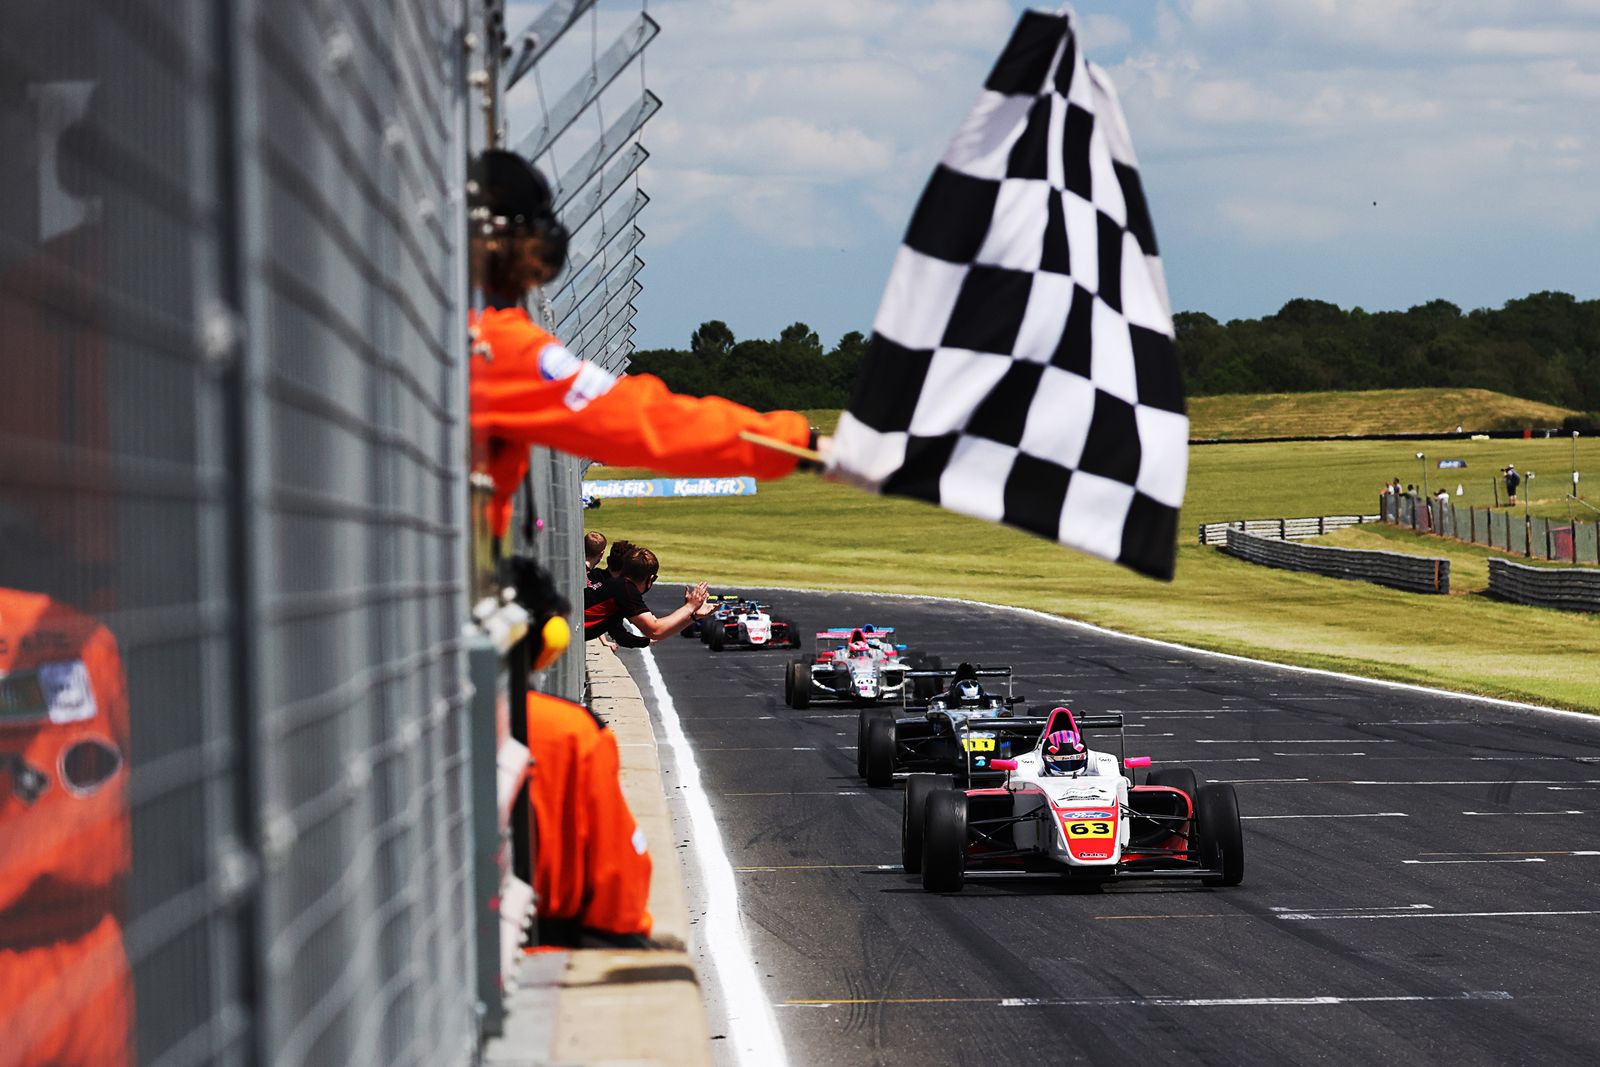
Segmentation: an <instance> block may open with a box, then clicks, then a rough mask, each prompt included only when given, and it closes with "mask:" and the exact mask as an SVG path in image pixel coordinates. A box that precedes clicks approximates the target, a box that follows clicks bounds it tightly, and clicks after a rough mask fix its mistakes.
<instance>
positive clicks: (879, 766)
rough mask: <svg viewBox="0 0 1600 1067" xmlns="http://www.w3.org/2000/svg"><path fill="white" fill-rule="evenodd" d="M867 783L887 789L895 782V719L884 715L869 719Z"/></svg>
mask: <svg viewBox="0 0 1600 1067" xmlns="http://www.w3.org/2000/svg"><path fill="white" fill-rule="evenodd" d="M866 742H867V743H866V746H865V747H866V758H865V761H864V764H865V767H864V769H865V771H866V775H865V777H866V779H867V785H869V786H871V787H872V788H874V789H886V788H888V787H889V786H891V785H893V784H894V719H892V718H885V717H882V716H879V717H876V718H871V719H868V720H867V734H866Z"/></svg>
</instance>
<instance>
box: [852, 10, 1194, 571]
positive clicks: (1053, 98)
mask: <svg viewBox="0 0 1600 1067" xmlns="http://www.w3.org/2000/svg"><path fill="white" fill-rule="evenodd" d="M1073 22H1074V17H1073V15H1072V12H1071V11H1070V9H1064V10H1063V12H1062V13H1061V14H1058V15H1047V14H1043V13H1041V12H1036V11H1029V12H1026V13H1025V14H1023V16H1022V19H1021V21H1020V22H1018V24H1017V28H1016V30H1015V32H1014V33H1013V34H1012V37H1011V41H1010V43H1009V44H1007V45H1006V49H1005V52H1004V53H1003V54H1002V55H1001V56H1000V60H999V62H998V63H996V64H995V67H994V71H993V73H991V74H990V75H989V80H988V82H987V83H986V84H985V86H984V89H983V92H982V93H981V94H980V96H979V97H978V102H977V104H976V105H975V106H974V107H973V109H972V112H971V113H970V114H969V115H968V116H967V119H966V122H965V123H964V124H963V125H962V127H961V129H960V130H959V131H958V132H957V133H956V136H955V139H954V140H953V141H951V143H950V147H949V148H948V149H947V150H946V151H945V154H944V158H943V159H942V160H941V161H940V163H939V166H938V167H937V169H935V171H934V173H933V178H932V179H931V180H930V181H929V182H928V186H927V188H926V189H925V190H924V191H923V194H922V199H921V200H920V201H919V202H918V204H917V208H916V212H915V213H914V215H913V216H912V219H911V225H910V228H909V230H908V232H907V234H906V239H905V244H904V245H903V246H902V247H901V249H900V252H899V255H898V256H897V257H896V259H895V263H894V268H893V270H892V271H891V272H890V275H889V284H888V288H887V289H886V290H885V292H884V295H883V304H882V306H881V307H880V308H879V310H878V318H877V321H876V323H875V324H874V333H873V337H872V347H871V351H870V353H869V355H868V358H867V362H866V365H865V366H864V367H863V369H862V373H861V377H860V378H859V380H858V381H857V382H856V387H855V392H854V394H853V396H852V397H851V400H850V407H849V410H848V411H846V412H845V414H844V415H843V416H842V417H841V419H840V422H839V429H838V432H837V434H836V435H835V437H834V442H833V450H832V453H831V455H830V456H829V468H830V471H831V472H832V473H834V474H835V475H837V476H839V477H841V478H843V479H845V480H847V481H852V482H856V483H858V484H861V485H863V486H865V487H867V488H870V489H875V490H879V491H881V492H885V493H895V494H899V495H903V496H912V497H918V498H921V499H924V500H930V501H933V502H934V503H937V504H940V505H942V506H944V507H947V508H950V509H951V510H953V511H960V512H963V513H965V514H968V515H975V516H977V517H979V518H983V519H989V520H991V521H994V522H1004V523H1008V524H1010V525H1012V526H1018V527H1021V528H1022V529H1024V530H1028V531H1030V532H1032V533H1036V534H1039V535H1041V536H1044V537H1049V538H1053V539H1056V540H1059V541H1061V542H1062V543H1063V544H1066V545H1070V546H1072V547H1073V548H1077V549H1081V550H1082V551H1084V552H1088V553H1090V554H1092V555H1096V556H1100V557H1103V558H1105V559H1110V560H1116V561H1117V562H1119V563H1122V564H1124V565H1126V566H1128V567H1131V568H1133V569H1134V570H1136V571H1139V572H1141V573H1143V574H1148V575H1151V576H1153V577H1157V578H1164V579H1170V578H1171V577H1172V570H1173V563H1174V559H1175V557H1176V554H1177V525H1178V508H1179V507H1180V506H1181V505H1182V503H1183V489H1184V482H1185V480H1186V478H1187V476H1188V437H1189V420H1188V418H1187V416H1186V415H1185V414H1184V403H1183V384H1182V381H1181V378H1180V375H1179V372H1178V364H1177V359H1176V357H1175V356H1174V354H1173V346H1172V337H1173V332H1172V313H1171V308H1170V305H1169V303H1168V301H1167V291H1166V282H1165V281H1164V279H1163V277H1162V273H1161V261H1160V259H1159V258H1158V257H1157V254H1156V240H1155V231H1154V229H1153V228H1152V227H1151V224H1150V213H1149V210H1148V208H1147V207H1146V205H1145V199H1144V192H1143V190H1142V189H1141V187H1140V184H1139V171H1138V169H1137V165H1136V164H1135V161H1134V156H1133V143H1132V141H1131V139H1130V138H1129V136H1128V129H1127V126H1126V124H1125V123H1124V122H1123V118H1122V109H1121V107H1120V106H1119V105H1118V103H1117V97H1116V92H1115V90H1114V89H1113V88H1112V86H1111V81H1110V79H1109V78H1108V77H1107V76H1106V74H1105V72H1104V71H1102V70H1100V69H1099V68H1098V67H1096V66H1094V65H1093V64H1091V63H1089V62H1087V61H1086V60H1085V59H1084V58H1083V56H1082V54H1081V53H1080V51H1079V49H1078V43H1077V37H1076V34H1075V33H1074V32H1073Z"/></svg>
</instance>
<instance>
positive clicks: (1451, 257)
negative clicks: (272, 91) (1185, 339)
mask: <svg viewBox="0 0 1600 1067" xmlns="http://www.w3.org/2000/svg"><path fill="white" fill-rule="evenodd" d="M1026 6H1041V5H1026V4H1021V3H1013V2H1010V0H655V2H652V3H651V4H650V5H649V9H650V13H651V15H652V17H654V18H655V19H656V20H657V21H658V22H660V23H661V26H662V33H661V36H660V37H659V38H658V39H657V40H656V42H655V43H654V44H653V45H652V46H651V48H650V50H649V52H648V54H647V61H648V66H647V80H648V82H649V84H650V86H651V87H652V88H653V89H654V91H655V92H656V93H657V94H658V95H659V96H660V97H661V98H662V99H663V101H664V102H665V106H664V108H663V110H662V112H661V113H660V114H659V115H658V116H657V117H656V118H655V119H654V121H652V122H651V124H650V125H649V126H647V127H646V130H645V136H644V143H645V145H646V147H647V148H648V149H649V150H650V152H651V160H650V162H649V164H648V165H647V167H646V169H645V172H644V174H643V176H642V182H643V187H644V188H645V190H646V191H647V192H648V193H649V194H650V196H651V197H652V198H653V202H652V203H651V205H650V207H649V208H648V209H647V211H646V213H645V216H644V219H643V226H644V229H645V230H646V232H647V234H648V237H647V238H646V240H645V242H644V245H643V247H642V249H641V254H642V255H643V257H644V258H645V260H646V261H647V263H648V266H647V267H646V269H645V271H644V273H643V275H642V281H643V283H644V293H643V295H642V296H641V297H640V299H639V301H638V307H639V312H640V314H639V317H638V320H637V321H638V325H639V335H638V337H637V338H636V341H637V342H638V343H639V345H640V347H654V346H683V345H685V344H686V343H687V340H688V337H689V334H690V332H691V331H692V330H693V329H694V328H695V326H697V325H698V324H699V323H700V322H702V321H704V320H706V319H713V318H720V319H723V320H725V321H727V322H728V323H729V325H730V326H732V327H733V330H734V332H735V333H736V334H737V335H738V336H740V337H761V336H774V335H776V333H777V332H778V330H780V329H781V328H782V327H783V326H784V325H786V324H788V323H790V322H793V321H795V320H801V321H804V322H807V323H809V324H811V325H812V326H813V327H815V328H816V329H817V330H818V332H819V333H820V334H821V335H822V338H823V341H824V342H825V343H828V344H831V343H833V342H834V341H835V340H836V339H837V338H838V337H839V336H840V335H841V334H843V333H844V332H846V331H848V330H852V329H859V330H862V331H864V332H865V331H867V330H869V329H870V325H871V322H872V319H873V315H874V313H875V311H876V309H877V304H878V299H879V296H880V295H881V292H882V288H883V283H884V279H885V278H886V276H887V273H888V269H889V264H890V262H891V260H892V259H893V257H894V252H895V248H896V246H897V245H898V242H899V239H900V235H901V233H902V231H903V229H904V226H905V222H906V219H907V218H908V216H909V213H910V210H911V208H912V206H913V204H914V203H915V201H916V197H917V194H918V193H919V191H920V190H921V187H922V185H923V183H924V182H925V181H926V179H927V176H928V173H929V171H930V170H931V168H932V166H933V163H934V161H935V160H936V159H937V157H938V156H939V154H940V152H941V151H942V149H943V147H944V144H945V141H946V139H947V138H948V137H949V135H950V133H951V132H952V131H953V130H954V128H955V126H956V124H957V122H958V121H959V120H960V118H961V116H962V115H963V114H964V113H965V111H966V109H967V107H968V106H969V104H970V103H971V101H972V98H973V96H974V94H975V92H976V91H977V88H978V85H979V84H980V82H981V80H982V78H983V76H984V74H985V73H986V71H987V69H988V66H989V64H990V63H991V62H992V60H993V57H994V55H995V54H996V53H997V52H998V50H999V48H1000V46H1001V45H1002V44H1003V43H1004V40H1005V38H1006V35H1007V33H1008V32H1009V30H1010V27H1011V25H1012V23H1013V22H1014V21H1015V18H1016V15H1017V12H1019V11H1021V10H1022V9H1023V8H1024V7H1026ZM1075 7H1076V10H1077V12H1078V14H1079V17H1080V22H1081V25H1082V29H1083V36H1084V39H1085V44H1086V47H1087V51H1088V55H1089V57H1090V58H1091V59H1093V60H1095V61H1096V62H1098V63H1099V64H1100V65H1101V66H1103V67H1105V68H1106V69H1107V70H1108V71H1110V73H1111V75H1112V79H1113V81H1114V82H1115V83H1116V85H1117V88H1118V90H1119V93H1120V95H1121V97H1122V101H1123V107H1124V110H1125V112H1126V114H1127V119H1128V124H1129V127H1130V129H1131V130H1132V133H1133V139H1134V145H1135V148H1136V149H1137V151H1138V153H1139V157H1140V163H1141V167H1142V170H1143V174H1144V180H1145V185H1146V189H1147V192H1148V194H1149V199H1150V202H1151V209H1152V213H1153V216H1154V219H1155V224H1156V230H1157V235H1158V237H1159V239H1160V242H1161V246H1162V253H1163V258H1164V261H1165V267H1166V273H1167V280H1168V285H1169V288H1170V290H1171V294H1172V300H1173V306H1174V310H1194V311H1205V312H1208V313H1210V314H1212V315H1215V316H1216V317H1217V318H1219V319H1224V320H1225V319H1229V318H1235V317H1242V316H1250V317H1253V316H1258V315H1262V314H1266V313H1270V312H1272V311H1275V310H1276V309H1277V308H1278V307H1279V306H1281V305H1282V304H1283V302H1284V301H1285V300H1288V299H1290V298H1292V297H1297V296H1306V297H1314V298H1318V299H1323V300H1330V301H1333V302H1335V303H1338V304H1340V305H1343V306H1347V307H1348V306H1351V305H1355V304H1359V305H1361V306H1363V307H1366V308H1367V309H1369V310H1375V309H1379V308H1395V307H1400V308H1404V307H1409V306H1411V305H1412V304H1416V303H1421V302H1423V301H1426V300H1430V299H1433V298H1435V297H1443V298H1445V299H1448V300H1451V301H1454V302H1456V303H1458V304H1460V305H1462V306H1463V307H1469V308H1470V307H1482V306H1498V305H1499V304H1501V303H1503V302H1504V301H1505V300H1507V299H1510V298H1512V297H1517V296H1522V295H1525V294H1527V293H1529V292H1532V291H1537V290H1540V289H1563V290H1566V291H1568V292H1574V293H1577V294H1578V295H1580V296H1583V297H1595V296H1597V295H1600V0H1540V2H1536V3H1533V2H1527V3H1519V2H1514V0H1453V2H1452V0H1162V2H1155V3H1141V2H1127V3H1112V2H1107V0H1093V2H1091V0H1083V2H1080V3H1078V4H1076V5H1075ZM602 8H604V9H609V10H604V11H603V14H602V15H601V19H600V20H597V22H596V30H595V32H596V33H597V34H598V35H599V37H601V38H602V45H603V43H604V40H603V39H604V38H606V37H607V34H606V32H605V31H606V27H607V26H608V25H617V26H620V24H621V20H623V19H624V18H625V17H626V16H627V15H629V14H632V13H636V12H637V7H636V6H635V5H633V4H628V3H626V2H624V0H602ZM606 20H614V21H606ZM513 21H515V18H513ZM584 48H585V49H586V48H587V44H586V43H585V44H584ZM637 86H638V82H637V80H634V82H633V84H632V87H631V89H629V90H628V91H631V92H635V93H636V92H637ZM619 91H620V90H619ZM512 113H513V115H514V116H515V115H516V114H517V112H516V111H515V109H513V112H512Z"/></svg>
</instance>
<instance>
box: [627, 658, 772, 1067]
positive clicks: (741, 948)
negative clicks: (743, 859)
mask: <svg viewBox="0 0 1600 1067" xmlns="http://www.w3.org/2000/svg"><path fill="white" fill-rule="evenodd" d="M640 661H641V662H642V663H643V664H644V671H645V679H646V681H648V682H649V684H650V689H651V691H652V692H653V693H654V695H655V703H656V714H657V715H658V716H659V717H660V719H661V730H662V733H663V735H664V736H665V738H666V742H667V746H668V748H670V749H671V750H672V761H673V764H674V766H675V767H676V768H677V772H678V783H679V791H680V792H681V793H682V794H683V802H684V807H685V809H686V810H687V812H688V814H689V824H690V826H692V827H693V828H694V834H693V837H692V841H693V848H694V853H695V859H696V860H697V861H698V863H699V866H700V874H701V877H702V878H703V879H704V882H705V892H706V914H705V923H704V925H703V926H702V927H701V930H702V936H703V937H704V938H705V941H704V944H705V946H706V952H707V954H708V955H709V956H710V957H711V961H712V966H713V967H714V968H715V971H716V975H717V983H718V985H719V986H720V987H721V989H722V998H723V1004H724V1006H725V1007H726V1009H727V1012H728V1030H729V1037H730V1038H731V1040H730V1041H729V1042H728V1044H729V1046H730V1051H731V1052H732V1053H733V1056H734V1059H735V1061H736V1062H737V1063H739V1064H741V1065H745V1064H748V1065H749V1067H769V1065H770V1067H787V1064H788V1062H789V1055H788V1052H787V1050H786V1049H785V1048H784V1046H783V1035H782V1034H781V1033H780V1032H779V1030H778V1019H777V1016H776V1015H774V1014H773V1011H772V1002H771V1001H770V1000H768V999H767V997H766V996H764V995H763V994H762V992H761V976H760V975H759V974H758V973H757V971H756V965H755V956H754V954H753V953H752V951H751V949H750V939H749V937H748V935H747V934H746V933H745V929H744V918H743V915H742V913H741V912H740V910H739V883H738V879H736V878H735V877H734V874H733V863H732V862H731V861H730V860H729V859H728V852H727V849H726V847H725V846H724V845H723V843H722V831H721V830H720V829H719V828H718V827H717V817H716V814H715V813H714V812H713V811H712V810H711V798H710V797H709V796H707V795H706V790H705V786H704V785H703V784H702V783H701V781H700V765H699V764H698V763H696V762H695V758H694V749H693V748H692V747H691V746H690V744H689V737H688V735H687V734H685V733H684V732H683V721H682V720H681V719H680V718H679V717H678V708H677V705H675V704H674V703H673V702H672V694H671V693H669V692H668V691H667V683H666V680H665V679H664V678H662V677H661V668H660V667H659V666H657V664H656V659H655V656H654V654H652V652H651V651H650V649H648V648H647V649H644V650H643V654H642V655H641V656H640Z"/></svg>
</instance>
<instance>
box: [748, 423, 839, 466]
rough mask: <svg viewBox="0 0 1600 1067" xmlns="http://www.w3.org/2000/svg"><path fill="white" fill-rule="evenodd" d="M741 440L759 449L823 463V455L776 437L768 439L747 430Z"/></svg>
mask: <svg viewBox="0 0 1600 1067" xmlns="http://www.w3.org/2000/svg"><path fill="white" fill-rule="evenodd" d="M739 440H741V441H748V442H749V443H750V444H753V445H756V446H757V447H759V448H770V449H772V450H773V451H774V452H783V453H785V454H786V455H790V456H794V457H796V458H798V459H809V460H810V461H811V462H813V463H821V462H822V453H821V452H818V451H816V450H815V449H810V448H802V447H801V446H800V445H791V444H790V443H789V442H788V441H780V440H778V439H777V438H776V437H768V436H766V435H765V434H759V433H751V432H750V431H749V430H745V431H742V432H741V433H740V434H739Z"/></svg>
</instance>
